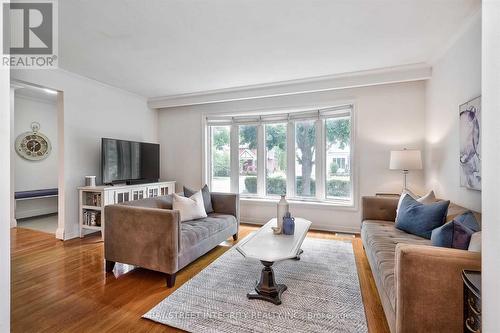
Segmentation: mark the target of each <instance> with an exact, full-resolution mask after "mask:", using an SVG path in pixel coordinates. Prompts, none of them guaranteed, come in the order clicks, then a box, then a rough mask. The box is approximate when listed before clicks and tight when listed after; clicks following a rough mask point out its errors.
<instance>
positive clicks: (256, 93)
mask: <svg viewBox="0 0 500 333" xmlns="http://www.w3.org/2000/svg"><path fill="white" fill-rule="evenodd" d="M431 75H432V68H431V67H430V65H427V64H413V65H406V66H397V67H390V68H383V69H377V70H368V71H359V72H353V73H343V74H336V75H329V76H321V77H317V78H309V79H302V80H292V81H285V82H278V83H273V84H262V85H253V86H247V87H239V88H230V89H220V90H213V91H207V92H200V93H190V94H181V95H172V96H163V97H153V98H149V99H148V106H149V107H150V108H153V109H161V108H172V107H179V106H188V105H200V104H210V103H221V102H229V101H238V100H247V99H256V98H265V97H275V96H284V95H295V94H303V93H311V92H319V91H328V90H338V89H347V88H356V87H366V86H372V85H379V84H389V83H397V82H409V81H420V80H427V79H429V78H431Z"/></svg>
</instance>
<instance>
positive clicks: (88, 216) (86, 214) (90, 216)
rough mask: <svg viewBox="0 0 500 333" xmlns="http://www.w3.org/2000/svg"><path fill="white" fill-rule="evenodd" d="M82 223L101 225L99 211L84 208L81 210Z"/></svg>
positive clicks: (93, 225) (94, 225)
mask: <svg viewBox="0 0 500 333" xmlns="http://www.w3.org/2000/svg"><path fill="white" fill-rule="evenodd" d="M83 224H84V225H88V226H92V227H100V226H101V212H97V211H93V210H84V211H83Z"/></svg>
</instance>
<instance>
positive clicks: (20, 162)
mask: <svg viewBox="0 0 500 333" xmlns="http://www.w3.org/2000/svg"><path fill="white" fill-rule="evenodd" d="M22 90H23V89H17V90H16V94H15V98H14V137H16V138H17V136H18V135H20V134H22V133H24V132H29V131H31V123H32V122H34V121H36V122H38V123H40V126H41V127H40V132H41V133H43V134H44V135H46V136H47V137H48V138H49V140H50V143H51V145H52V150H51V153H50V155H49V156H48V157H47V158H45V159H43V160H40V161H29V160H26V159H24V158H22V157H21V156H19V155H18V154H17V153H14V154H13V156H12V158H14V167H15V183H14V185H15V186H14V189H15V191H28V190H40V189H46V188H57V169H58V166H57V162H58V154H57V152H58V140H57V107H56V103H55V99H54V100H51V99H47V98H45V99H42V98H37V97H33V96H24V95H21V91H22ZM50 213H57V198H43V199H36V200H20V201H18V202H17V204H16V218H24V217H30V216H36V215H42V214H50Z"/></svg>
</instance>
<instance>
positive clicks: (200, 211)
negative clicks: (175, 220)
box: [172, 190, 207, 222]
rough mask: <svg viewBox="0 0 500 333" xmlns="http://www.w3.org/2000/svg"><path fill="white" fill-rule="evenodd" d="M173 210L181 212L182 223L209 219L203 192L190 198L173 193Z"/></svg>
mask: <svg viewBox="0 0 500 333" xmlns="http://www.w3.org/2000/svg"><path fill="white" fill-rule="evenodd" d="M172 209H173V210H178V211H179V213H180V215H181V222H184V221H191V220H195V219H201V218H204V217H207V212H206V211H205V204H204V203H203V195H202V194H201V190H199V191H198V192H196V193H195V194H193V195H192V196H190V197H189V198H186V197H181V196H180V195H178V194H176V193H173V200H172Z"/></svg>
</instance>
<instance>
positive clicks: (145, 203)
mask: <svg viewBox="0 0 500 333" xmlns="http://www.w3.org/2000/svg"><path fill="white" fill-rule="evenodd" d="M211 198H212V206H213V209H214V213H210V214H208V216H207V217H206V218H204V219H197V220H192V221H185V222H181V221H180V216H179V211H176V210H172V198H171V196H161V197H156V198H148V199H142V200H136V201H130V202H126V203H122V204H118V205H110V206H106V207H105V209H104V212H105V218H106V220H105V221H106V226H105V228H104V230H105V231H104V258H105V259H106V271H108V272H109V271H111V270H113V267H114V265H115V263H116V262H120V263H125V264H131V265H135V266H139V267H143V268H147V269H151V270H154V271H158V272H163V273H165V274H166V276H167V286H168V287H172V286H173V285H174V284H175V274H176V273H177V272H178V271H179V270H181V269H182V268H183V267H185V266H187V265H188V264H190V263H191V262H193V261H194V260H196V259H197V258H199V257H201V256H202V255H204V254H205V253H207V252H208V251H210V250H211V249H213V248H214V247H216V246H217V245H218V244H220V243H221V242H223V241H225V240H227V239H228V238H229V237H231V236H232V237H233V239H234V240H237V237H238V228H239V196H238V195H237V194H225V193H224V194H223V193H212V194H211Z"/></svg>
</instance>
